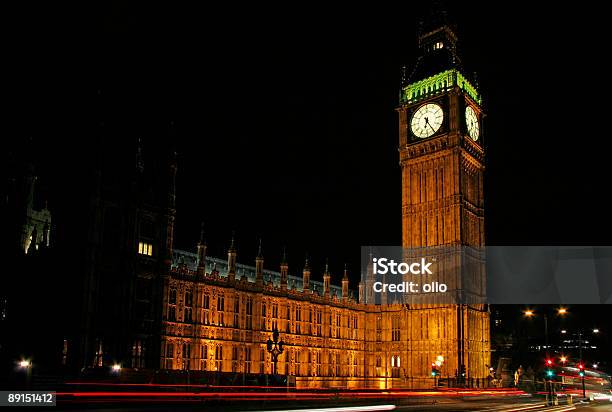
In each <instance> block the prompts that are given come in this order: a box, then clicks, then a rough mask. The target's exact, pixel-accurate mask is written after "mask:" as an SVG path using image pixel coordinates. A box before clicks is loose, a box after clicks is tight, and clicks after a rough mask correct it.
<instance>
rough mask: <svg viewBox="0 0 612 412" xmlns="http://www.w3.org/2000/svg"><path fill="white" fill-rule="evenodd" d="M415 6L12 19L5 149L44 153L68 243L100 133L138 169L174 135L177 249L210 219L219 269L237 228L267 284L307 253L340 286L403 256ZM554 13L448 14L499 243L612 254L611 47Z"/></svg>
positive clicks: (467, 8)
mask: <svg viewBox="0 0 612 412" xmlns="http://www.w3.org/2000/svg"><path fill="white" fill-rule="evenodd" d="M412 3H413V2H404V3H403V4H402V5H401V6H396V5H387V6H380V5H378V4H377V3H376V5H375V3H370V4H365V5H360V6H357V5H356V3H354V2H353V3H352V4H351V5H345V6H344V7H343V8H338V9H336V10H332V9H331V8H329V6H323V5H319V6H315V5H313V4H312V3H304V4H302V5H298V4H295V5H294V6H293V7H292V8H291V9H290V8H288V7H287V6H277V7H272V6H266V5H264V4H259V3H258V4H257V5H256V6H250V7H249V8H248V9H243V8H241V7H239V6H238V5H234V6H232V7H231V8H228V9H225V10H217V9H213V8H212V7H211V8H200V9H195V8H194V9H188V8H184V7H183V8H181V7H178V6H176V7H175V6H172V7H171V6H168V5H166V6H164V7H160V6H153V5H149V4H147V5H144V4H141V5H137V4H135V3H130V4H127V3H124V2H119V1H115V2H109V3H105V4H103V5H100V6H99V7H98V8H97V9H96V10H72V9H71V10H68V8H67V7H66V8H65V9H58V8H57V7H59V6H57V5H53V6H51V5H48V6H45V8H40V7H38V8H37V7H33V6H32V5H28V8H27V9H25V8H24V9H19V10H10V11H9V12H7V13H3V14H4V15H5V19H7V20H10V22H9V26H10V28H11V30H9V35H8V38H7V40H8V49H7V51H6V52H5V59H3V60H4V63H5V65H8V67H9V70H8V73H5V82H6V92H5V93H4V96H3V97H4V99H6V101H7V103H8V104H7V106H8V108H7V110H5V115H6V116H7V117H6V119H7V120H6V121H5V122H4V125H3V132H4V133H3V135H4V136H5V137H6V136H10V137H12V138H13V139H14V140H15V141H20V140H24V139H25V138H27V137H29V136H32V137H33V138H34V141H35V142H36V144H37V147H38V149H39V150H38V154H37V157H38V163H39V170H40V173H41V177H42V181H43V182H44V184H45V185H46V191H47V192H48V197H49V201H50V208H51V209H52V210H53V213H54V218H55V229H56V231H57V237H58V242H62V241H63V242H64V245H68V244H69V243H70V242H71V241H74V239H71V238H70V236H69V234H70V233H71V229H70V228H75V227H77V226H79V225H80V224H81V222H78V221H75V219H74V217H73V216H74V214H73V213H72V211H73V210H75V209H79V208H81V202H83V204H84V202H85V200H84V199H83V196H82V194H83V193H84V192H85V191H84V190H83V189H82V187H81V185H83V184H85V183H84V182H83V181H81V180H80V179H79V173H80V168H81V167H85V166H86V165H87V164H88V162H89V161H90V160H91V147H90V145H91V141H92V136H93V135H95V133H96V127H97V123H98V122H99V121H100V120H103V121H104V122H105V123H106V124H107V130H109V133H111V134H113V139H109V141H111V140H112V142H113V143H112V144H116V145H117V147H116V150H117V151H134V146H135V142H136V139H137V137H138V136H141V137H142V139H143V141H144V144H145V146H146V145H147V144H148V143H149V144H150V143H151V142H152V141H153V140H155V139H159V138H161V137H163V131H164V130H165V129H166V125H167V123H168V122H169V121H170V120H174V121H175V123H176V129H177V135H178V137H177V140H176V142H175V144H176V148H177V151H178V153H179V162H180V163H179V175H178V193H177V209H178V210H177V216H178V217H177V227H176V245H177V246H178V247H182V248H194V247H195V242H196V240H197V236H198V232H199V222H200V221H201V220H205V221H206V224H207V238H208V241H209V244H210V247H211V252H212V253H213V254H215V255H223V254H224V253H225V249H226V247H227V244H228V240H229V237H230V233H231V230H232V229H235V230H236V231H237V237H238V246H239V260H240V261H242V262H245V263H250V262H251V261H252V259H253V256H254V254H255V248H256V238H257V237H258V236H260V235H261V236H263V238H264V250H265V255H266V259H267V262H268V263H266V266H268V267H270V268H275V267H276V262H277V261H278V257H279V254H280V251H281V247H282V246H281V245H283V244H286V245H287V248H288V251H289V255H290V265H291V266H292V268H293V269H292V271H297V270H300V269H301V264H302V261H303V256H304V254H305V252H306V251H308V252H309V253H310V254H311V255H312V256H313V259H314V261H315V262H314V263H315V268H319V269H320V267H321V265H322V262H323V260H324V259H325V256H329V257H330V263H331V265H332V271H333V272H335V277H336V279H337V278H338V277H339V272H340V270H341V265H342V263H343V262H344V261H348V262H349V263H350V264H351V268H352V269H353V271H354V272H356V271H357V262H358V259H359V246H360V245H363V244H399V243H400V234H401V233H400V232H401V224H400V171H399V166H398V155H397V118H396V114H395V112H394V107H395V105H396V104H397V95H398V86H399V73H400V67H401V65H402V64H406V65H408V67H410V66H411V64H413V63H414V60H415V57H416V23H417V21H418V19H419V17H420V16H422V15H423V14H424V10H425V9H427V7H428V5H427V4H426V3H422V4H420V5H418V6H417V7H416V8H414V5H413V4H412ZM561 7H565V6H560V3H558V4H556V5H555V8H554V9H553V8H552V6H551V7H545V6H535V5H534V2H530V3H527V2H524V3H521V2H514V1H513V2H505V3H500V2H487V3H483V4H477V3H474V2H465V3H463V4H461V6H459V5H456V4H452V5H450V6H449V7H447V8H448V9H449V12H450V15H451V16H453V20H455V21H456V22H457V24H458V28H459V35H460V40H461V44H460V47H461V54H462V56H463V61H464V64H465V66H467V68H468V69H469V70H470V71H472V70H475V71H477V72H478V76H479V79H480V84H481V90H482V93H483V95H484V99H485V110H486V112H487V114H488V118H487V121H486V125H485V128H486V129H485V133H486V135H485V138H486V145H487V147H486V149H487V174H486V200H487V212H486V213H487V215H486V219H487V220H486V225H487V239H488V244H491V245H493V244H495V245H509V244H606V243H609V236H608V234H609V233H610V229H611V227H610V226H611V225H610V221H609V219H608V218H607V217H606V216H607V214H606V213H607V210H608V208H609V204H608V202H607V198H606V197H605V196H606V193H605V192H606V191H609V182H608V179H609V175H610V172H609V171H610V168H609V155H608V152H607V151H606V150H605V148H606V147H605V146H606V144H607V139H608V137H609V136H608V135H609V133H607V132H606V129H605V126H606V124H604V123H605V122H606V119H607V117H606V116H604V114H603V110H604V107H603V106H600V105H599V104H598V103H597V99H599V100H601V95H602V94H604V93H606V86H605V80H604V79H605V77H602V76H601V73H603V69H602V68H601V67H602V66H603V64H602V62H601V61H600V60H599V59H600V58H602V51H603V52H606V51H607V49H606V48H607V36H605V37H604V33H603V32H604V29H603V28H601V27H602V26H601V23H602V22H600V21H596V20H597V19H601V17H598V13H597V12H596V11H594V10H593V9H591V8H589V9H588V10H585V9H578V8H569V7H568V8H565V9H562V8H561ZM92 12H93V13H92ZM99 90H100V91H101V95H100V94H99V93H98V91H99ZM5 107H6V106H5ZM13 139H11V140H13ZM109 144H111V143H109ZM314 276H315V277H317V278H318V277H319V276H320V270H315V275H314ZM353 279H356V276H353Z"/></svg>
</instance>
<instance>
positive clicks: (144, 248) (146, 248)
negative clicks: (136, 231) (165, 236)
mask: <svg viewBox="0 0 612 412" xmlns="http://www.w3.org/2000/svg"><path fill="white" fill-rule="evenodd" d="M138 254H139V255H146V256H153V245H152V244H151V243H146V242H138Z"/></svg>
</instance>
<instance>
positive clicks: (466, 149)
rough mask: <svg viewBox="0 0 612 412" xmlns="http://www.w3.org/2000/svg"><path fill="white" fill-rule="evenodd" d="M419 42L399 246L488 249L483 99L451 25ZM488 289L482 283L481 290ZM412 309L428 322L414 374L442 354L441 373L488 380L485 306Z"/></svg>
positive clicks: (415, 348) (403, 109)
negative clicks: (465, 70)
mask: <svg viewBox="0 0 612 412" xmlns="http://www.w3.org/2000/svg"><path fill="white" fill-rule="evenodd" d="M418 44H419V49H420V52H421V53H420V54H421V56H420V57H419V58H418V60H417V62H416V64H415V66H414V68H413V69H412V70H411V72H410V73H406V74H407V76H405V78H404V79H402V82H403V84H402V88H401V92H400V104H399V107H398V108H397V111H398V113H399V155H400V166H401V171H402V245H403V247H404V248H438V247H463V248H470V247H471V248H479V247H481V246H484V195H483V173H484V155H485V153H484V147H483V144H482V142H483V138H485V136H484V133H483V130H482V119H483V116H484V114H483V110H482V106H481V104H482V100H481V96H480V94H479V91H478V89H477V88H476V86H475V84H473V83H472V82H471V81H470V80H468V79H467V77H466V76H465V75H464V73H463V72H462V70H463V69H462V65H461V60H460V58H459V56H458V54H457V36H456V34H455V31H454V29H453V28H452V27H451V26H449V25H447V24H439V25H437V26H432V27H429V28H426V29H423V30H422V31H421V33H420V35H419V37H418ZM484 288H485V285H484V284H483V285H481V286H480V290H481V291H483V290H484ZM481 302H482V301H481ZM408 310H409V311H410V312H412V315H411V318H413V319H419V318H422V317H423V316H425V318H426V323H425V325H426V326H425V327H421V328H420V329H421V330H420V331H419V332H416V336H414V338H413V342H412V345H411V346H412V348H411V349H410V352H411V353H410V354H409V358H410V360H411V363H412V364H413V365H414V366H416V367H413V368H412V369H413V371H414V373H415V374H416V375H417V376H425V375H426V374H428V373H429V370H428V367H429V365H430V363H428V362H430V359H432V358H433V359H435V354H436V353H437V352H439V353H441V354H443V356H445V359H446V364H445V365H444V367H445V368H447V370H445V371H442V373H443V374H444V375H447V374H448V375H449V376H454V375H455V373H456V374H457V376H458V377H459V378H460V379H461V378H462V376H463V377H465V378H466V379H469V378H474V379H475V378H484V377H486V376H487V373H488V370H487V369H488V368H487V367H488V366H489V365H490V342H489V313H488V308H487V307H486V306H485V305H483V304H471V305H467V304H459V305H448V304H447V305H442V304H440V305H431V304H429V305H409V309H408ZM421 325H423V323H422V322H421ZM432 328H434V329H436V330H446V331H448V333H443V334H442V335H440V336H436V338H435V340H434V339H432V335H431V334H429V333H428V331H427V330H424V329H429V330H431V329H432ZM432 348H433V349H432ZM417 363H418V366H417V365H416V364H417ZM423 363H426V366H422V364H423Z"/></svg>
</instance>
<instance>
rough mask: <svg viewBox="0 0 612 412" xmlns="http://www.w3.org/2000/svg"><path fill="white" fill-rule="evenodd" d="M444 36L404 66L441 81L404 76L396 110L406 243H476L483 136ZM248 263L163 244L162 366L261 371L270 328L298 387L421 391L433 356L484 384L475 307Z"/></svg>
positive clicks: (424, 40)
mask: <svg viewBox="0 0 612 412" xmlns="http://www.w3.org/2000/svg"><path fill="white" fill-rule="evenodd" d="M455 41H456V37H455V35H454V33H453V31H452V30H451V29H450V28H448V27H446V26H444V27H442V28H438V29H436V30H433V31H431V32H429V33H425V34H423V35H422V36H421V37H420V38H419V43H420V46H421V48H422V50H423V53H424V57H423V58H422V59H421V60H419V65H417V68H416V69H415V73H420V74H419V76H425V75H426V74H427V76H432V75H434V74H435V73H438V72H439V73H443V77H444V79H441V80H439V81H437V80H436V79H435V78H433V77H431V79H430V78H429V77H427V79H429V80H431V81H429V80H428V81H427V82H423V81H421V79H418V80H419V81H417V82H414V81H413V82H412V83H407V84H406V85H405V87H404V88H403V89H402V97H401V99H400V107H398V109H397V111H398V113H399V154H400V165H401V171H402V229H403V240H402V244H403V246H404V247H405V248H414V247H438V246H459V247H480V246H483V245H484V209H483V208H484V194H483V172H484V150H483V147H482V145H481V142H482V137H481V138H480V141H478V139H474V138H469V137H468V135H467V132H466V124H465V119H464V116H463V109H464V108H465V107H467V106H470V107H472V108H473V109H474V110H475V111H476V113H477V116H478V119H482V111H481V109H480V97H479V96H478V95H477V91H476V88H475V87H473V86H472V85H471V84H470V83H469V82H468V81H467V80H466V79H465V78H464V77H463V76H462V75H461V73H460V71H459V65H458V57H457V56H456V53H455ZM442 53H444V54H442ZM440 62H442V63H440ZM432 70H434V71H433V72H432ZM423 78H424V77H423ZM430 83H431V84H430ZM415 85H416V86H415ZM417 86H418V90H416V88H415V87H417ZM427 103H435V104H436V105H437V106H438V107H440V109H441V110H443V113H444V120H443V121H441V124H440V126H439V129H438V130H435V131H434V133H432V134H431V135H430V136H427V138H422V136H421V137H418V138H417V137H416V136H415V135H413V134H412V133H411V128H410V123H411V117H412V116H413V114H414V113H415V111H416V110H418V109H419V108H420V107H422V106H423V105H424V104H427ZM426 121H427V120H426ZM479 122H480V120H479ZM427 126H429V124H427ZM432 129H433V128H432ZM255 263H256V265H255V267H250V266H244V265H239V264H237V263H236V252H235V249H234V247H233V245H232V246H231V247H230V249H229V252H228V259H227V261H222V260H219V259H213V258H209V257H206V246H205V244H204V242H203V240H201V242H200V244H199V245H198V253H197V254H192V253H187V252H181V251H174V256H173V266H172V269H171V271H170V273H169V275H168V276H166V277H165V279H164V287H163V313H162V328H161V329H162V343H161V359H160V362H161V366H162V368H166V369H183V370H185V369H188V370H207V371H220V372H234V373H262V374H270V373H272V372H273V369H272V368H273V365H272V360H271V358H270V355H269V354H268V352H267V351H266V341H267V340H268V339H269V338H270V337H271V335H272V331H273V330H274V329H278V331H279V332H280V334H281V337H282V339H283V341H284V342H285V343H286V349H285V352H284V353H283V354H281V356H280V357H279V360H278V369H277V370H278V373H279V374H282V375H288V376H295V377H296V379H297V382H298V386H313V387H325V386H345V387H379V388H388V387H431V385H432V384H433V379H432V377H431V364H432V362H434V361H435V360H436V359H437V358H438V356H442V357H443V358H444V360H445V361H444V363H443V365H442V366H441V368H440V375H441V377H442V378H456V379H459V380H461V379H462V378H465V380H466V382H467V383H472V384H474V383H476V382H482V383H484V378H486V376H487V375H488V368H489V365H490V342H489V336H490V332H489V312H488V308H487V307H486V306H485V305H482V304H480V305H476V304H474V305H408V304H383V305H373V304H366V303H363V302H367V300H364V301H362V302H361V303H360V302H357V301H356V300H355V299H353V298H352V295H350V291H349V288H348V274H347V273H346V271H345V273H344V277H343V279H342V287H341V288H338V287H335V286H332V285H331V284H330V279H331V274H330V273H329V270H328V268H327V267H326V268H325V271H324V273H323V284H322V285H321V284H320V283H318V282H313V281H312V280H311V276H310V275H311V273H310V267H309V265H308V262H306V263H305V265H304V268H303V274H302V276H301V277H296V276H290V275H289V272H288V267H287V264H286V263H282V264H281V268H280V272H270V271H264V270H263V257H262V256H261V254H260V255H259V257H258V258H257V260H256V262H255ZM459 276H466V274H464V273H460V274H459ZM459 285H461V282H459ZM477 286H478V289H479V290H480V291H483V290H486V289H485V287H486V285H483V284H479V285H477ZM363 287H364V285H360V292H363ZM457 288H460V286H457V285H455V289H457ZM366 293H367V291H366ZM383 303H385V302H383ZM480 384H481V383H480Z"/></svg>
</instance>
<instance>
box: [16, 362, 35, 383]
mask: <svg viewBox="0 0 612 412" xmlns="http://www.w3.org/2000/svg"><path fill="white" fill-rule="evenodd" d="M19 368H20V369H22V370H23V371H24V372H25V379H26V383H25V385H26V388H28V389H29V388H30V380H31V377H32V362H31V361H30V360H27V359H22V360H21V361H20V362H19Z"/></svg>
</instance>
